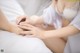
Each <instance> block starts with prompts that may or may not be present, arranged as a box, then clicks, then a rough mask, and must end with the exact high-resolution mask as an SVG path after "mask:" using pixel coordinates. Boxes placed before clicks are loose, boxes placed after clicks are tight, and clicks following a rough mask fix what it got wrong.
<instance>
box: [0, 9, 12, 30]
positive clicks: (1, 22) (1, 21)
mask: <svg viewBox="0 0 80 53" xmlns="http://www.w3.org/2000/svg"><path fill="white" fill-rule="evenodd" d="M0 29H3V30H8V31H10V30H11V25H10V23H9V22H8V21H7V19H6V17H5V16H4V15H3V13H2V11H1V10H0Z"/></svg>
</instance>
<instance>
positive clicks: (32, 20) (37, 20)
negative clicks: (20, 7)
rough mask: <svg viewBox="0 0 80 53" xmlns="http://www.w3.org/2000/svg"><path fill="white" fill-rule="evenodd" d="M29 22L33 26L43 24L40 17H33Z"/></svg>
mask: <svg viewBox="0 0 80 53" xmlns="http://www.w3.org/2000/svg"><path fill="white" fill-rule="evenodd" d="M30 20H31V23H32V24H34V25H37V24H43V23H44V21H43V17H42V16H36V15H33V16H31V17H30Z"/></svg>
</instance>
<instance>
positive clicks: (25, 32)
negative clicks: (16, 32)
mask: <svg viewBox="0 0 80 53" xmlns="http://www.w3.org/2000/svg"><path fill="white" fill-rule="evenodd" d="M31 34H32V33H31V31H22V32H21V33H20V35H31Z"/></svg>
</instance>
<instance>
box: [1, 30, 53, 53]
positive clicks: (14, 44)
mask: <svg viewBox="0 0 80 53" xmlns="http://www.w3.org/2000/svg"><path fill="white" fill-rule="evenodd" d="M1 50H4V52H2V53H52V52H51V51H50V50H49V49H48V48H47V47H46V46H45V44H44V43H43V41H42V40H40V39H38V38H29V37H23V36H20V35H16V34H13V33H10V32H6V31H0V53H1Z"/></svg>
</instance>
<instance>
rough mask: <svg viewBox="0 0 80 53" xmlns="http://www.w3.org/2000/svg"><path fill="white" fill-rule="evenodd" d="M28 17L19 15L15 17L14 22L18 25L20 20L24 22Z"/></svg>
mask: <svg viewBox="0 0 80 53" xmlns="http://www.w3.org/2000/svg"><path fill="white" fill-rule="evenodd" d="M27 19H28V16H20V17H18V18H17V19H16V23H17V24H18V25H19V24H20V23H21V22H26V21H27Z"/></svg>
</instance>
